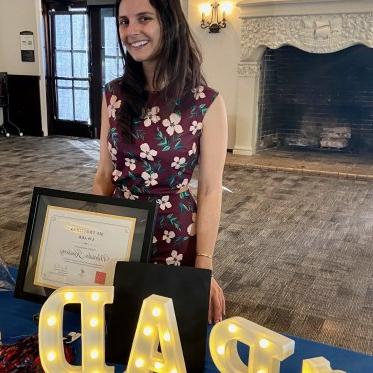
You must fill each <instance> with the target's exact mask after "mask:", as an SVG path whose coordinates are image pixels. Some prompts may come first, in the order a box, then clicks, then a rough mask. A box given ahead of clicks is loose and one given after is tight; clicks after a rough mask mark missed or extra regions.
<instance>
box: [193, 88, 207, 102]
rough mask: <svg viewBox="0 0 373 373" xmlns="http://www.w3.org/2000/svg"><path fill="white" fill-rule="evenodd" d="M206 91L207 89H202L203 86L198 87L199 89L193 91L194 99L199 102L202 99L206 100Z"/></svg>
mask: <svg viewBox="0 0 373 373" xmlns="http://www.w3.org/2000/svg"><path fill="white" fill-rule="evenodd" d="M204 89H205V88H204V87H202V86H201V85H200V86H199V87H197V88H193V89H192V93H193V94H194V98H195V99H196V100H198V99H200V98H205V97H206V95H205V94H204V92H203V90H204Z"/></svg>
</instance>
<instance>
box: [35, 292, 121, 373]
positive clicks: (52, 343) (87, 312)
mask: <svg viewBox="0 0 373 373" xmlns="http://www.w3.org/2000/svg"><path fill="white" fill-rule="evenodd" d="M113 296H114V287H113V286H74V287H62V288H59V289H57V290H56V291H55V292H54V293H53V294H52V295H51V296H50V297H49V298H48V299H47V301H46V302H45V303H44V305H43V308H42V309H41V312H40V319H39V353H40V359H41V363H42V366H43V369H44V371H45V372H46V373H56V372H66V373H77V372H95V371H97V372H101V373H112V372H114V367H108V366H107V365H105V354H104V351H105V349H104V346H105V345H104V338H105V337H104V305H105V304H107V303H112V302H113ZM68 303H80V304H81V320H82V366H81V367H80V366H73V365H71V364H69V363H68V362H67V361H66V359H65V353H64V349H63V342H62V333H63V331H62V321H63V310H64V306H65V305H66V304H68Z"/></svg>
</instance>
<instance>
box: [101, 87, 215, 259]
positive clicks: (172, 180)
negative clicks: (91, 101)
mask: <svg viewBox="0 0 373 373" xmlns="http://www.w3.org/2000/svg"><path fill="white" fill-rule="evenodd" d="M217 95H218V93H217V92H216V91H214V90H213V89H211V88H209V87H206V86H200V87H198V88H196V89H193V90H191V92H190V94H186V95H185V96H184V97H183V98H182V99H180V100H177V101H176V102H175V105H166V103H165V102H164V100H162V98H161V94H160V93H159V92H151V93H149V97H148V101H147V105H146V108H145V110H144V115H143V116H142V117H141V118H138V119H136V120H133V123H132V131H133V132H132V133H133V138H134V140H133V142H132V143H130V144H128V143H124V141H123V136H122V134H121V130H120V127H119V123H118V121H117V118H116V114H117V113H118V110H119V109H120V107H121V105H122V104H123V102H124V101H125V93H124V92H121V90H120V87H119V81H118V80H114V81H112V82H110V83H108V84H107V85H106V86H105V97H106V103H107V107H108V114H109V122H110V130H109V133H108V149H109V152H110V154H111V158H112V162H113V173H112V182H113V183H114V185H115V190H114V193H113V196H115V197H119V198H126V199H131V200H154V199H155V200H156V201H157V203H158V204H159V209H158V215H157V218H156V224H155V231H154V236H153V247H152V253H151V259H150V261H151V262H153V263H160V264H168V265H175V266H180V265H187V266H194V262H195V257H196V228H195V224H196V216H197V205H196V201H195V200H194V198H193V196H192V195H191V193H190V190H189V182H190V179H191V177H192V173H193V170H194V167H195V166H196V164H197V162H198V157H199V151H200V137H201V134H202V130H203V128H202V121H203V117H204V115H205V114H206V112H207V110H208V108H209V107H210V105H211V104H212V102H213V101H214V99H215V97H216V96H217ZM169 107H172V108H173V109H171V110H172V111H170V109H169Z"/></svg>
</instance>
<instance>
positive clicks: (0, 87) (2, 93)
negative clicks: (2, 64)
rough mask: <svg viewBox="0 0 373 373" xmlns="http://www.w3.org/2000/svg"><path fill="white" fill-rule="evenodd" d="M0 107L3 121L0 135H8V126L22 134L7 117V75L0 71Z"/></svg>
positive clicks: (0, 126)
mask: <svg viewBox="0 0 373 373" xmlns="http://www.w3.org/2000/svg"><path fill="white" fill-rule="evenodd" d="M0 108H2V109H3V118H4V123H3V124H1V125H0V135H3V136H6V137H9V136H10V132H9V128H13V129H14V131H15V132H16V134H18V135H19V136H23V132H22V130H21V129H20V128H19V127H18V126H17V125H16V124H14V123H13V122H12V121H11V120H10V118H9V92H8V75H7V73H1V72H0Z"/></svg>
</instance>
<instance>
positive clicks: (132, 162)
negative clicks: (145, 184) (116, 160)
mask: <svg viewBox="0 0 373 373" xmlns="http://www.w3.org/2000/svg"><path fill="white" fill-rule="evenodd" d="M124 160H125V161H126V162H125V163H124V164H125V165H126V166H127V167H129V168H130V170H131V171H133V170H134V169H135V168H136V160H135V159H133V158H124Z"/></svg>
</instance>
